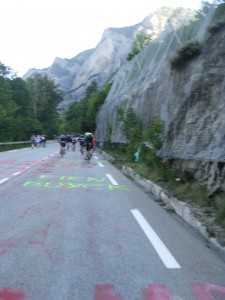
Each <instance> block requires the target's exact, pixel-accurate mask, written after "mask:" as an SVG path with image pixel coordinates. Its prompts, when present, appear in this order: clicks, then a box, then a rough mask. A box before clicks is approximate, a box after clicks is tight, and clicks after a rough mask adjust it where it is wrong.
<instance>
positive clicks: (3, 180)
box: [0, 178, 9, 184]
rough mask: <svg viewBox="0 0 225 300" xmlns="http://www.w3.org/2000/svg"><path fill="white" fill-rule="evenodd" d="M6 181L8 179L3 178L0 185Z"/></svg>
mask: <svg viewBox="0 0 225 300" xmlns="http://www.w3.org/2000/svg"><path fill="white" fill-rule="evenodd" d="M7 180H9V178H3V179H2V180H0V184H2V183H4V182H6V181H7Z"/></svg>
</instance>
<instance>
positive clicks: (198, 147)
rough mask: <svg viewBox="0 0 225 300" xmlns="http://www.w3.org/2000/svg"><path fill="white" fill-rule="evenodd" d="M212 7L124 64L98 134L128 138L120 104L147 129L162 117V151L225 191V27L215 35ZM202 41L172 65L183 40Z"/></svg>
mask: <svg viewBox="0 0 225 300" xmlns="http://www.w3.org/2000/svg"><path fill="white" fill-rule="evenodd" d="M223 5H224V4H223ZM214 12H215V10H214V9H211V10H210V11H209V13H208V14H207V15H206V16H205V17H204V18H203V19H202V20H201V21H199V22H197V23H195V26H190V27H189V29H187V28H186V29H184V30H183V32H182V30H180V31H176V32H174V34H172V33H169V34H168V32H167V34H165V35H163V34H161V35H160V36H159V37H158V38H157V39H155V40H154V42H152V43H151V44H150V45H148V46H146V48H145V49H144V50H143V51H142V52H141V53H140V54H139V55H137V56H136V57H135V58H134V59H133V60H132V61H131V62H130V63H127V64H126V65H125V66H123V68H121V69H120V71H119V72H118V74H117V75H116V77H115V79H114V84H113V86H112V88H111V90H110V93H109V95H108V97H107V99H106V101H105V103H104V105H103V106H102V108H101V111H100V112H99V114H98V117H97V124H98V126H97V130H96V137H97V140H99V141H104V140H106V139H107V138H108V136H109V135H110V140H111V141H112V142H113V143H121V142H124V143H126V137H125V136H124V133H123V122H122V121H119V118H118V115H117V112H118V108H123V109H124V110H125V111H126V110H127V109H129V108H133V110H134V111H135V112H136V114H137V116H138V117H139V118H140V119H141V120H142V126H143V130H145V129H147V128H148V127H150V125H151V121H152V120H153V118H154V117H158V118H160V119H161V120H162V121H163V122H164V127H165V131H164V142H163V147H162V149H161V150H160V152H159V155H160V156H161V157H164V158H168V159H179V161H180V166H179V168H181V169H182V172H183V174H186V175H187V174H189V175H190V176H192V178H193V179H194V180H195V181H197V182H199V183H200V184H205V185H207V187H208V191H209V195H212V194H213V193H215V192H216V191H219V190H223V191H225V186H224V177H225V168H224V163H225V146H224V145H225V130H224V128H225V119H224V113H225V105H224V94H225V71H224V70H225V59H224V58H225V51H224V49H225V26H221V28H220V30H218V31H217V32H215V33H214V34H209V33H208V31H207V27H208V26H209V25H210V24H211V23H212V22H213V18H214ZM191 40H198V41H199V42H200V43H201V45H202V49H201V54H200V55H198V56H197V57H195V58H193V59H191V60H190V61H188V62H185V63H183V65H181V66H180V68H179V69H172V68H171V65H170V58H171V57H172V56H174V55H175V53H176V52H177V49H179V48H180V47H181V45H183V44H184V43H185V42H187V41H191Z"/></svg>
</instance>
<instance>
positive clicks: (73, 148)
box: [72, 135, 77, 151]
mask: <svg viewBox="0 0 225 300" xmlns="http://www.w3.org/2000/svg"><path fill="white" fill-rule="evenodd" d="M76 142H77V137H76V136H75V135H73V136H72V150H73V151H75V149H76Z"/></svg>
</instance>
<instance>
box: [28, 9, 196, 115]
mask: <svg viewBox="0 0 225 300" xmlns="http://www.w3.org/2000/svg"><path fill="white" fill-rule="evenodd" d="M194 15H195V12H192V11H190V10H188V9H183V8H177V9H174V8H168V7H164V8H161V9H159V10H158V11H156V12H154V13H151V14H149V15H148V16H147V17H146V18H145V19H144V20H143V21H142V22H140V23H139V24H136V25H133V26H128V27H124V28H108V29H106V30H105V31H104V32H103V35H102V38H101V40H100V41H99V43H98V44H97V46H96V48H94V49H91V50H86V51H84V52H82V53H80V54H79V55H77V56H75V57H74V58H72V59H60V58H56V59H55V61H54V62H53V64H52V66H50V67H49V68H46V69H43V70H36V69H31V70H29V71H28V72H27V74H25V76H24V79H26V78H28V77H30V76H32V74H34V73H43V74H47V75H48V76H50V77H51V78H52V79H54V80H55V82H56V83H57V84H59V86H60V89H61V90H62V91H63V92H64V95H65V97H64V101H63V102H62V104H61V106H60V109H61V111H64V109H65V108H66V107H68V105H69V104H70V103H71V102H73V101H79V100H80V99H81V98H82V97H83V96H84V93H85V90H86V87H87V86H88V85H90V83H91V82H92V81H93V80H95V81H96V82H97V84H98V87H99V88H102V87H103V86H104V85H105V84H106V83H107V82H108V81H109V80H111V79H112V78H114V77H115V75H116V74H117V72H118V71H119V70H120V69H121V68H122V67H123V66H126V65H127V60H126V58H127V55H128V53H129V52H130V51H131V43H132V41H133V40H134V38H135V36H136V34H137V33H138V32H140V31H141V32H147V33H148V34H153V36H154V38H157V36H158V35H161V34H165V32H167V31H171V26H170V25H169V23H168V19H171V18H173V20H175V22H174V26H175V27H178V26H180V25H181V24H185V23H187V21H188V20H190V19H192V18H193V16H194Z"/></svg>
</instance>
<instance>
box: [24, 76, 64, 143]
mask: <svg viewBox="0 0 225 300" xmlns="http://www.w3.org/2000/svg"><path fill="white" fill-rule="evenodd" d="M26 83H27V87H28V91H29V94H30V97H31V103H32V113H33V116H34V118H35V119H37V120H38V121H39V122H40V124H41V126H42V133H44V134H45V135H47V136H48V137H50V136H53V135H55V134H57V131H58V118H59V115H58V112H57V106H58V104H59V103H60V102H61V101H62V100H63V95H62V93H61V91H60V90H59V88H58V86H57V85H56V84H55V83H54V81H53V80H51V79H50V78H48V76H47V75H41V74H34V76H32V77H29V78H28V79H27V82H26Z"/></svg>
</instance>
